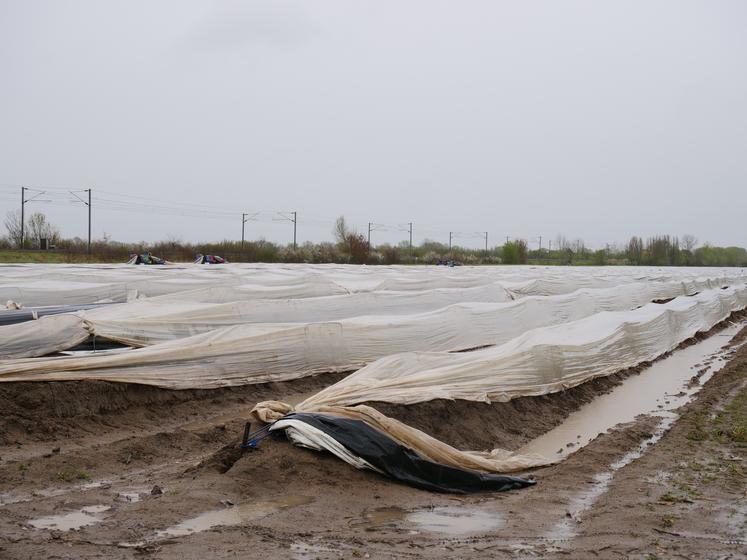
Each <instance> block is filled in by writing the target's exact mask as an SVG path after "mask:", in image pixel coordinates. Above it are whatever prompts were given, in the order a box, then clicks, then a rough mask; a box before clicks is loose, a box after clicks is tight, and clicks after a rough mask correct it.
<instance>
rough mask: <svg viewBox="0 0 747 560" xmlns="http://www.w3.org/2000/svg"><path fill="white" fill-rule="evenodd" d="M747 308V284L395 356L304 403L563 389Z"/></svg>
mask: <svg viewBox="0 0 747 560" xmlns="http://www.w3.org/2000/svg"><path fill="white" fill-rule="evenodd" d="M746 306H747V287H746V286H744V285H742V286H740V287H735V288H728V289H725V290H709V291H706V292H703V293H700V294H698V295H696V296H692V297H678V298H676V299H674V300H672V301H671V302H669V303H666V304H655V303H651V304H648V305H645V306H643V307H641V308H639V309H636V310H633V311H607V312H602V313H597V314H594V315H591V316H589V317H587V318H585V319H580V320H578V321H573V322H570V323H564V324H561V325H556V326H551V327H544V328H539V329H535V330H530V331H527V332H526V333H524V334H523V335H521V336H519V337H516V338H514V339H512V340H510V341H509V342H507V343H505V344H503V345H500V346H496V347H491V348H487V349H484V350H478V351H475V352H468V353H461V354H452V353H446V352H410V353H404V354H394V355H391V356H387V357H385V358H382V359H380V360H377V361H375V362H373V363H371V364H369V365H368V366H366V367H364V368H362V369H360V370H358V371H357V372H355V373H353V374H351V375H349V376H348V377H346V378H345V379H343V380H341V381H339V382H337V383H335V384H334V385H331V386H330V387H327V388H326V389H324V390H322V391H320V392H319V393H317V394H316V395H314V396H313V397H311V398H309V399H307V400H306V401H304V402H303V403H302V404H301V405H299V407H298V409H299V410H308V409H313V408H314V407H317V406H349V405H353V404H357V403H364V402H372V401H383V402H389V403H398V404H413V403H417V402H423V401H428V400H433V399H462V400H471V401H481V402H494V401H508V400H510V399H512V398H515V397H519V396H528V395H542V394H546V393H551V392H555V391H560V390H563V389H567V388H569V387H572V386H574V385H578V384H580V383H583V382H585V381H588V380H590V379H592V378H594V377H600V376H605V375H609V374H611V373H614V372H617V371H620V370H624V369H627V368H630V367H634V366H636V365H638V364H640V363H642V362H647V361H651V360H653V359H655V358H657V357H659V356H661V355H662V354H664V353H666V352H668V351H670V350H672V349H674V348H675V347H677V345H679V344H680V343H681V342H683V341H684V340H687V339H688V338H690V337H692V336H693V335H695V334H696V333H697V332H701V331H707V330H709V329H710V328H711V327H713V326H714V325H715V324H717V323H719V322H720V321H722V320H724V319H725V318H727V317H728V316H729V315H730V314H731V313H732V312H734V311H737V310H741V309H744V308H745V307H746Z"/></svg>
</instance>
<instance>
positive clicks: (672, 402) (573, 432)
mask: <svg viewBox="0 0 747 560" xmlns="http://www.w3.org/2000/svg"><path fill="white" fill-rule="evenodd" d="M743 326H744V324H739V325H734V326H732V327H729V328H727V329H724V330H723V331H721V332H720V333H719V334H718V335H716V336H711V337H708V338H706V339H705V340H702V341H700V342H698V343H696V344H693V345H691V346H688V347H686V348H682V349H680V350H677V351H675V352H674V353H673V354H672V355H671V356H669V357H667V358H665V359H663V360H659V361H658V362H655V363H654V364H652V365H651V366H650V367H648V368H646V369H645V370H643V371H642V372H641V373H639V374H638V375H631V376H630V377H628V378H627V379H625V380H624V381H623V382H622V384H620V385H618V386H617V387H615V388H614V389H613V390H612V391H610V392H609V393H607V394H605V395H600V396H599V397H597V398H596V399H594V400H593V401H592V402H590V403H588V404H587V405H585V406H583V407H581V408H580V409H578V410H577V411H575V412H573V413H572V414H571V415H570V416H568V418H567V419H566V420H565V421H564V422H563V423H562V424H561V425H559V426H557V427H556V428H555V429H553V430H550V431H549V432H547V433H545V434H543V435H542V436H540V437H538V438H536V439H534V440H532V441H530V442H529V443H528V444H527V445H525V446H524V447H522V448H521V449H519V451H518V453H521V454H525V453H538V454H540V455H542V456H544V457H547V458H549V459H551V460H561V459H563V458H565V457H567V456H568V455H570V454H571V453H573V452H574V451H578V450H579V449H581V448H582V447H584V446H585V445H587V444H588V443H589V442H591V441H592V440H593V439H594V438H596V437H597V436H598V435H599V434H602V433H604V432H606V431H607V430H609V429H610V428H613V427H615V426H616V425H618V424H622V423H626V422H632V421H633V420H635V418H636V417H637V416H639V415H641V414H654V415H657V414H659V413H661V412H667V411H672V410H675V409H677V408H679V407H681V406H682V405H684V404H686V403H688V402H689V401H690V400H691V399H692V398H693V396H694V395H695V394H696V393H697V392H698V391H699V390H700V387H701V386H702V384H703V383H705V382H706V381H707V380H708V379H710V378H711V376H712V375H713V374H714V373H715V372H716V371H718V370H719V369H721V367H722V366H723V365H724V364H725V362H726V360H727V358H728V356H727V354H729V353H730V352H731V350H732V349H726V350H725V349H723V346H724V345H726V344H727V343H728V342H729V340H731V338H733V337H734V336H735V335H736V334H737V333H738V332H739V331H740V330H741V328H742V327H743ZM696 373H699V374H700V377H699V379H698V381H697V382H696V383H694V384H690V380H691V379H692V377H693V376H694V375H695V374H696ZM688 385H690V386H688Z"/></svg>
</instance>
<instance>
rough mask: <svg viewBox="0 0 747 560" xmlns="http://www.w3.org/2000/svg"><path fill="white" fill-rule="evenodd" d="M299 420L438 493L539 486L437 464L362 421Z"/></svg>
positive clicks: (300, 417) (303, 416)
mask: <svg viewBox="0 0 747 560" xmlns="http://www.w3.org/2000/svg"><path fill="white" fill-rule="evenodd" d="M285 418H287V419H293V420H299V421H301V422H304V423H306V424H309V425H310V426H313V427H315V428H317V429H319V430H321V431H323V432H324V433H325V434H327V435H328V436H330V437H332V438H334V439H335V440H336V441H338V442H339V443H340V444H341V445H343V446H344V447H346V448H347V449H348V451H350V452H351V453H353V454H354V455H357V456H359V457H361V458H362V459H365V460H366V461H367V462H368V463H370V464H371V465H372V466H374V467H376V468H377V469H379V470H380V471H382V472H384V473H385V474H387V475H388V476H390V477H392V478H393V479H395V480H398V481H400V482H402V483H404V484H408V485H410V486H415V487H417V488H422V489H424V490H431V491H436V492H453V493H460V494H464V493H468V492H502V491H505V490H515V489H518V488H525V487H527V486H531V485H532V484H534V483H535V481H534V480H528V479H525V478H521V477H517V476H506V475H498V474H489V473H482V472H478V471H473V470H469V469H460V468H456V467H451V466H448V465H442V464H440V463H435V462H433V461H430V460H428V459H425V458H423V457H421V456H420V455H418V454H417V453H416V452H415V451H413V450H412V449H409V448H408V447H405V446H404V445H402V444H400V443H398V442H397V441H395V440H393V439H392V438H391V437H389V436H388V435H386V434H384V433H383V432H380V431H379V430H377V429H375V428H373V427H371V426H369V425H368V424H366V423H365V422H363V421H361V420H353V419H350V418H341V417H338V416H330V415H326V414H313V413H293V414H289V415H288V416H286V417H285Z"/></svg>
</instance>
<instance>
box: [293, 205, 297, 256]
mask: <svg viewBox="0 0 747 560" xmlns="http://www.w3.org/2000/svg"><path fill="white" fill-rule="evenodd" d="M297 223H298V213H297V212H293V250H294V251H295V250H296V224H297Z"/></svg>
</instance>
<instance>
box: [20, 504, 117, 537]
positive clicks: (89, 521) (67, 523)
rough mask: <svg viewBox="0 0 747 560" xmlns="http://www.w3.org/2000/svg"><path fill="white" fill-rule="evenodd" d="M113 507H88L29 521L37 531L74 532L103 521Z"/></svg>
mask: <svg viewBox="0 0 747 560" xmlns="http://www.w3.org/2000/svg"><path fill="white" fill-rule="evenodd" d="M110 509H111V507H109V506H105V505H96V506H86V507H84V508H81V509H79V510H78V511H73V512H70V513H63V514H60V515H50V516H47V517H39V518H37V519H32V520H31V521H29V525H31V526H32V527H34V528H35V529H54V530H57V531H72V530H74V529H80V528H81V527H85V526H86V525H94V524H96V523H99V522H101V521H103V519H104V515H103V514H104V512H106V511H108V510H110Z"/></svg>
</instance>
